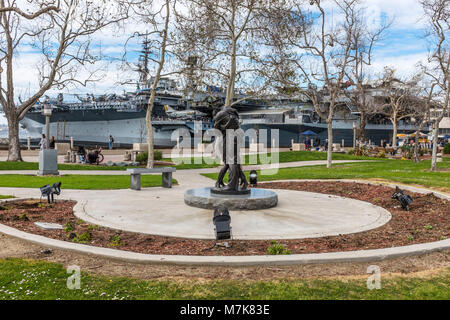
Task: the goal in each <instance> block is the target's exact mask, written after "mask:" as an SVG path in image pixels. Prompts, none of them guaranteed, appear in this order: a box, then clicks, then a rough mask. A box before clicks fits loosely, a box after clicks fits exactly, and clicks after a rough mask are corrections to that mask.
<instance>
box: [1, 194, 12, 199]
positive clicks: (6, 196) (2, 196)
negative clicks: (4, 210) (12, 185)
mask: <svg viewBox="0 0 450 320" xmlns="http://www.w3.org/2000/svg"><path fill="white" fill-rule="evenodd" d="M12 198H14V197H13V196H8V195H2V194H0V199H12Z"/></svg>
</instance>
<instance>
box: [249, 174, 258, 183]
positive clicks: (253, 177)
mask: <svg viewBox="0 0 450 320" xmlns="http://www.w3.org/2000/svg"><path fill="white" fill-rule="evenodd" d="M249 178H250V179H249V180H250V185H252V186H256V185H257V184H258V173H257V172H256V170H252V171H250V176H249Z"/></svg>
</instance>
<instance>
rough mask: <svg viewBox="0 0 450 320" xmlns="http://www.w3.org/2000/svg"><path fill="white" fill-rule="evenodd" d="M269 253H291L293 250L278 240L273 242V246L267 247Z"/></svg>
mask: <svg viewBox="0 0 450 320" xmlns="http://www.w3.org/2000/svg"><path fill="white" fill-rule="evenodd" d="M267 254H270V255H282V254H291V250H289V249H287V248H286V247H285V246H284V245H283V244H281V243H277V242H276V241H272V242H271V246H270V247H268V248H267Z"/></svg>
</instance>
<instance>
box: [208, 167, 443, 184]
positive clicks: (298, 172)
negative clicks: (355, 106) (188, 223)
mask: <svg viewBox="0 0 450 320" xmlns="http://www.w3.org/2000/svg"><path fill="white" fill-rule="evenodd" d="M438 167H439V168H450V161H445V162H442V163H439V164H438ZM429 168H430V161H422V162H420V163H414V162H412V161H406V160H405V161H401V160H381V161H376V162H375V161H374V162H362V163H348V164H339V165H333V167H332V168H331V169H327V168H326V167H325V166H308V167H298V168H285V169H279V170H278V173H277V174H275V175H262V174H260V173H259V175H258V181H271V180H289V179H369V178H380V179H387V180H391V181H396V182H401V183H407V184H419V185H423V186H433V187H444V188H447V189H450V171H447V172H430V171H429ZM247 174H248V172H247ZM204 176H207V177H209V178H211V179H217V174H204Z"/></svg>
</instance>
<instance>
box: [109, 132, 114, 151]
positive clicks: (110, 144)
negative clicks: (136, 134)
mask: <svg viewBox="0 0 450 320" xmlns="http://www.w3.org/2000/svg"><path fill="white" fill-rule="evenodd" d="M113 145H114V138H113V136H112V135H109V150H112V148H113Z"/></svg>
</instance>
